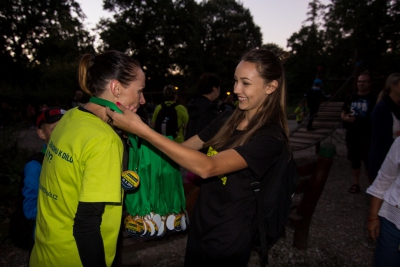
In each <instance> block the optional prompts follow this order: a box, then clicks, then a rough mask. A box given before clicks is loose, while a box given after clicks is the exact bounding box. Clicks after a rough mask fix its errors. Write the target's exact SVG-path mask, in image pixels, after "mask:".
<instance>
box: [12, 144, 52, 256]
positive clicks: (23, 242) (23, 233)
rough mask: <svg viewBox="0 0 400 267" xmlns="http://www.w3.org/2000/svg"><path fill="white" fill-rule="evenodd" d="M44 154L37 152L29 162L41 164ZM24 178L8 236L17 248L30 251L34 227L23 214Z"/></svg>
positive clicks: (32, 221)
mask: <svg viewBox="0 0 400 267" xmlns="http://www.w3.org/2000/svg"><path fill="white" fill-rule="evenodd" d="M43 159H44V153H42V152H39V153H37V154H35V155H34V156H33V157H32V159H31V160H35V161H37V162H39V163H40V164H41V165H42V163H43ZM24 180H25V176H24V175H22V178H21V181H20V182H19V186H18V198H17V204H16V209H15V211H14V212H13V213H12V214H11V217H10V226H9V236H10V238H11V241H12V242H13V244H14V245H15V246H17V247H19V248H23V249H32V247H33V245H34V241H33V238H32V237H33V227H34V225H35V221H34V220H29V219H27V218H26V217H25V214H24V210H23V209H24V208H23V203H24V198H25V197H24V196H23V195H22V189H23V188H24Z"/></svg>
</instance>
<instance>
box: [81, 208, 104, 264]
mask: <svg viewBox="0 0 400 267" xmlns="http://www.w3.org/2000/svg"><path fill="white" fill-rule="evenodd" d="M104 206H105V204H104V203H83V202H79V205H78V209H77V212H76V215H75V218H74V226H73V235H74V238H75V242H76V246H77V248H78V252H79V257H80V259H81V262H82V265H83V266H85V267H87V266H106V261H105V252H104V245H103V239H102V237H101V232H100V225H101V220H102V218H101V216H102V214H103V211H104Z"/></svg>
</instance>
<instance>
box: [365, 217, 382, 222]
mask: <svg viewBox="0 0 400 267" xmlns="http://www.w3.org/2000/svg"><path fill="white" fill-rule="evenodd" d="M376 220H379V218H375V219H373V218H368V219H367V221H369V222H370V221H376Z"/></svg>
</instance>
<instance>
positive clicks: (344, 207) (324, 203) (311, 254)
mask: <svg viewBox="0 0 400 267" xmlns="http://www.w3.org/2000/svg"><path fill="white" fill-rule="evenodd" d="M22 136H23V139H24V140H25V142H24V144H25V143H26V144H25V146H28V147H30V148H32V149H40V147H41V144H42V143H41V142H40V140H38V139H36V138H35V135H34V131H33V130H28V131H26V132H25V133H22ZM325 142H329V143H333V144H335V145H336V150H337V153H336V155H335V157H334V161H333V165H332V168H331V171H330V174H329V177H328V181H327V183H326V185H325V188H324V191H323V193H322V195H321V198H320V199H319V202H318V205H317V208H316V210H315V213H314V216H313V220H312V222H311V226H310V234H309V241H308V249H307V250H298V249H295V248H293V247H292V242H293V230H292V229H291V228H290V227H287V231H286V237H285V238H282V239H280V240H278V242H277V244H276V245H275V246H274V247H273V248H272V250H271V251H270V257H269V258H270V265H269V266H270V267H281V266H299V267H302V266H304V267H306V266H307V267H312V266H340V267H342V266H343V267H345V266H346V267H351V266H357V267H360V266H361V267H362V266H371V265H372V264H371V262H372V255H373V249H374V243H373V242H372V241H371V240H370V239H369V238H368V236H367V234H366V225H365V219H366V216H367V209H368V204H369V196H368V195H367V194H366V193H365V190H366V188H367V187H368V182H367V178H366V177H362V179H361V192H360V193H358V194H350V193H349V192H348V191H347V190H348V188H349V187H350V185H351V184H352V181H351V172H350V163H349V161H348V160H347V159H346V148H345V145H344V141H343V130H341V129H339V130H337V132H336V133H335V134H334V135H333V136H331V137H329V138H327V139H326V140H325ZM294 157H295V159H296V161H297V162H298V163H299V164H303V163H305V162H309V161H313V160H315V159H316V155H315V151H314V148H309V149H306V150H302V151H297V152H295V153H294ZM3 190H4V188H3ZM0 193H1V194H0V196H3V194H5V193H7V192H4V191H2V192H0ZM13 208H14V206H13V202H12V201H5V200H4V198H3V201H1V203H0V240H4V238H5V237H6V235H7V230H8V222H9V219H8V218H9V214H10V212H11V211H12V210H13ZM185 244H186V236H185V235H183V236H180V237H179V238H175V239H171V242H167V243H164V244H162V245H156V246H154V247H151V248H147V249H142V250H139V251H136V252H132V253H130V254H129V256H130V257H136V259H135V262H140V263H141V266H142V267H145V266H163V267H164V266H182V264H183V257H184V251H185ZM27 259H28V252H27V251H24V250H21V249H18V248H16V247H15V246H13V245H12V244H11V242H10V240H8V239H6V240H5V241H4V242H3V244H1V245H0V266H5V267H20V266H26V265H25V264H26V263H27ZM253 266H259V264H258V256H257V255H256V254H255V253H254V254H253V255H252V257H251V259H250V261H249V264H248V267H253Z"/></svg>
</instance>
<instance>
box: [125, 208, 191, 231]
mask: <svg viewBox="0 0 400 267" xmlns="http://www.w3.org/2000/svg"><path fill="white" fill-rule="evenodd" d="M188 224H189V219H188V216H187V213H186V211H185V212H181V213H179V214H169V215H167V216H160V215H159V214H155V213H154V212H150V214H148V215H146V216H138V215H137V216H132V215H128V216H126V217H125V221H124V225H125V229H126V232H127V233H128V234H129V235H130V236H133V237H137V236H141V237H148V236H158V237H161V236H163V235H164V234H165V233H166V232H167V231H172V232H180V231H185V230H186V228H187V226H188Z"/></svg>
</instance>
